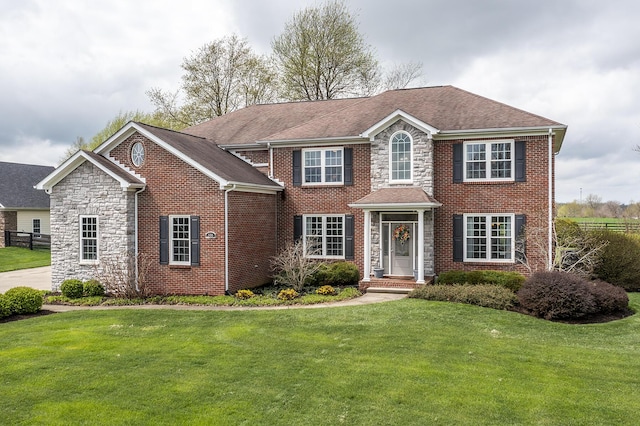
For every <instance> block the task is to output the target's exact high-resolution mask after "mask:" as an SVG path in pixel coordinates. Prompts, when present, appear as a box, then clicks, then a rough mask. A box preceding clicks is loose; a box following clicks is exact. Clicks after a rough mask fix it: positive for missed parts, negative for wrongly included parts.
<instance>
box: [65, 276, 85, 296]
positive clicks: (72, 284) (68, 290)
mask: <svg viewBox="0 0 640 426" xmlns="http://www.w3.org/2000/svg"><path fill="white" fill-rule="evenodd" d="M60 291H61V292H62V295H63V296H66V297H68V298H69V299H79V298H80V297H82V295H83V294H84V284H83V283H82V281H80V280H77V279H75V278H71V279H68V280H64V281H62V284H61V285H60Z"/></svg>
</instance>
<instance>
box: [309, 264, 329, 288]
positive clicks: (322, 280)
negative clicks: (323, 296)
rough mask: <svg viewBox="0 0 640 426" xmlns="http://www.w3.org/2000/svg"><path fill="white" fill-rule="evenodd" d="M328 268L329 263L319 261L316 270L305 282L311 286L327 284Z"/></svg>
mask: <svg viewBox="0 0 640 426" xmlns="http://www.w3.org/2000/svg"><path fill="white" fill-rule="evenodd" d="M329 270H330V266H329V264H327V263H324V262H320V264H319V265H318V270H317V271H315V272H314V273H313V274H312V275H311V276H310V277H309V279H308V280H307V282H306V284H307V285H309V286H311V287H320V286H323V285H325V284H327V283H328V282H329Z"/></svg>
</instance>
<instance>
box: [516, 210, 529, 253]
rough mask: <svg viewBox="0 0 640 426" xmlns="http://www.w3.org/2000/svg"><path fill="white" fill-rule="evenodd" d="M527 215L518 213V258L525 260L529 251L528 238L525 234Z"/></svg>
mask: <svg viewBox="0 0 640 426" xmlns="http://www.w3.org/2000/svg"><path fill="white" fill-rule="evenodd" d="M526 225H527V217H526V216H525V215H523V214H517V215H516V248H517V250H516V260H524V259H525V255H526V253H527V239H526V237H525V235H524V233H525V226H526Z"/></svg>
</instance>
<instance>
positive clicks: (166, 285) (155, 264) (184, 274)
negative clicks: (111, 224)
mask: <svg viewBox="0 0 640 426" xmlns="http://www.w3.org/2000/svg"><path fill="white" fill-rule="evenodd" d="M137 141H139V142H142V143H143V144H144V147H145V159H144V163H143V164H142V165H141V166H140V167H137V168H136V167H134V166H133V165H132V164H131V160H130V150H131V146H132V145H133V144H134V143H135V142H137ZM111 155H112V156H113V157H114V158H116V159H117V160H118V161H120V162H121V163H122V164H125V165H126V166H127V167H129V168H131V169H132V170H134V171H135V172H136V173H139V174H140V175H141V176H143V177H144V178H146V183H147V187H146V189H145V191H144V192H142V193H141V194H140V195H139V196H138V197H139V198H138V203H139V218H138V223H139V230H138V236H139V252H140V253H144V254H145V255H147V256H148V260H149V263H150V267H149V271H148V277H149V279H148V282H149V284H150V286H151V289H152V292H153V293H155V294H210V295H219V294H223V293H224V191H221V190H220V189H219V187H218V184H217V183H216V182H215V181H213V180H211V179H210V178H208V177H206V176H205V175H203V174H202V173H201V172H199V171H198V170H196V169H194V168H193V167H191V166H189V165H188V164H187V163H185V162H183V161H182V160H180V159H178V158H176V157H175V156H173V155H172V154H170V153H169V152H167V151H165V150H164V149H163V148H161V147H160V146H158V145H156V144H155V143H153V142H151V141H149V140H148V139H146V138H144V137H143V136H141V135H139V134H134V135H132V136H131V137H129V138H128V139H127V140H125V141H124V142H122V143H121V144H120V145H118V146H117V147H116V148H114V149H113V150H112V151H111ZM173 214H185V215H198V216H200V234H201V235H200V244H201V249H200V266H194V267H176V266H171V265H160V263H159V244H160V243H159V217H160V216H166V215H173ZM209 231H213V232H215V234H216V236H217V237H216V238H215V239H205V238H204V235H205V233H206V232H209Z"/></svg>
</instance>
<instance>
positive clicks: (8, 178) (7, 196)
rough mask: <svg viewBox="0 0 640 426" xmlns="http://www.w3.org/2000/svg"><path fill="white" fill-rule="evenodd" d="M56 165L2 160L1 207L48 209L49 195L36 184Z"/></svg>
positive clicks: (0, 169) (0, 164) (0, 171)
mask: <svg viewBox="0 0 640 426" xmlns="http://www.w3.org/2000/svg"><path fill="white" fill-rule="evenodd" d="M53 170H54V167H51V166H38V165H33V164H19V163H7V162H2V161H0V209H2V208H5V209H9V208H20V209H29V208H33V209H48V208H49V195H47V194H45V193H43V192H42V191H38V190H36V189H35V188H34V186H35V185H36V184H37V183H38V182H39V181H40V180H41V179H43V178H44V177H45V176H47V175H48V174H49V173H51V172H52V171H53Z"/></svg>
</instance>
